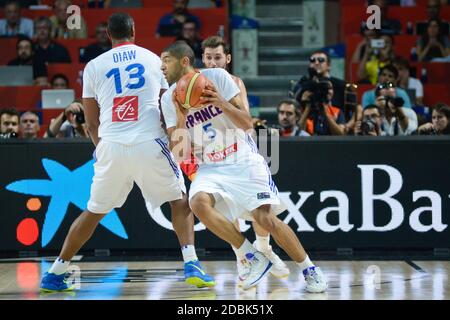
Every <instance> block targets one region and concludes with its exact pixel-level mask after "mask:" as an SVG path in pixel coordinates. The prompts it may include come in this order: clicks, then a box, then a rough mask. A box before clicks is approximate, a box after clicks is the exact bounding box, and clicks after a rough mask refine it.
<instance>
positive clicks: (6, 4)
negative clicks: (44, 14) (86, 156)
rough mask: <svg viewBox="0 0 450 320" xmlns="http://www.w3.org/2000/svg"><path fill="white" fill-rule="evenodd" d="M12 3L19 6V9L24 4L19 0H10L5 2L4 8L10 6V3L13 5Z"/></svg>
mask: <svg viewBox="0 0 450 320" xmlns="http://www.w3.org/2000/svg"><path fill="white" fill-rule="evenodd" d="M12 4H14V5H15V6H16V7H18V8H19V9H20V8H21V7H22V6H21V5H20V2H19V1H17V0H8V1H6V2H5V6H4V8H6V7H7V6H10V5H12Z"/></svg>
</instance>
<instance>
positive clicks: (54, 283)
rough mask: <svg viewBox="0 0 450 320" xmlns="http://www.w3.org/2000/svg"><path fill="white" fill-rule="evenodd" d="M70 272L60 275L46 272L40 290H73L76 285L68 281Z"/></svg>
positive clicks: (48, 291)
mask: <svg viewBox="0 0 450 320" xmlns="http://www.w3.org/2000/svg"><path fill="white" fill-rule="evenodd" d="M69 276H70V274H69V273H63V274H60V275H57V274H54V273H49V272H46V273H45V274H44V276H43V277H42V281H41V287H40V291H41V292H44V293H50V292H57V291H59V292H64V291H72V290H73V289H74V286H73V285H71V284H69V283H67V278H68V277H69Z"/></svg>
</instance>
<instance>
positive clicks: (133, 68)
mask: <svg viewBox="0 0 450 320" xmlns="http://www.w3.org/2000/svg"><path fill="white" fill-rule="evenodd" d="M125 71H126V72H128V74H129V76H130V81H129V82H128V83H126V84H125V87H126V88H128V89H139V88H142V87H143V86H144V84H145V78H144V77H143V74H144V72H145V68H144V66H143V65H142V64H140V63H133V64H130V65H129V66H127V67H126V68H125ZM106 77H107V78H110V77H114V84H115V87H116V94H121V93H122V91H123V90H122V79H121V77H120V69H119V68H114V69H111V70H109V72H108V73H107V74H106Z"/></svg>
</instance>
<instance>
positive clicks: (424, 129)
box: [416, 103, 450, 135]
mask: <svg viewBox="0 0 450 320" xmlns="http://www.w3.org/2000/svg"><path fill="white" fill-rule="evenodd" d="M416 133H417V134H420V135H440V134H450V107H449V106H448V105H446V104H445V103H438V104H436V105H435V106H434V107H433V112H432V114H431V123H425V124H423V125H421V126H420V127H419V128H418V129H417V132H416Z"/></svg>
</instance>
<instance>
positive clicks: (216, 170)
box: [189, 157, 286, 222]
mask: <svg viewBox="0 0 450 320" xmlns="http://www.w3.org/2000/svg"><path fill="white" fill-rule="evenodd" d="M199 192H205V193H208V194H212V195H213V196H214V198H215V201H216V202H215V206H214V208H215V209H216V210H217V211H219V212H220V213H221V214H223V215H224V216H225V217H226V218H227V219H228V220H229V221H231V222H233V221H235V220H236V219H237V218H240V219H245V220H249V221H253V220H254V219H253V216H252V213H251V212H252V211H253V210H255V209H256V208H258V207H260V206H262V205H265V204H270V205H271V207H272V211H273V212H274V213H275V214H276V215H278V214H280V213H281V212H283V211H285V210H286V206H285V205H284V204H283V203H282V201H281V200H280V198H279V197H278V189H277V187H276V185H275V183H274V182H273V180H272V176H271V175H270V171H269V168H268V167H267V164H266V162H265V160H264V158H263V157H260V158H258V159H257V160H254V161H253V160H252V161H247V162H242V163H235V164H231V165H223V166H208V165H204V166H200V168H199V169H198V172H197V175H196V176H195V179H194V181H193V182H192V184H191V188H190V191H189V201H190V200H191V199H192V198H193V197H194V196H195V194H197V193H199Z"/></svg>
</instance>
